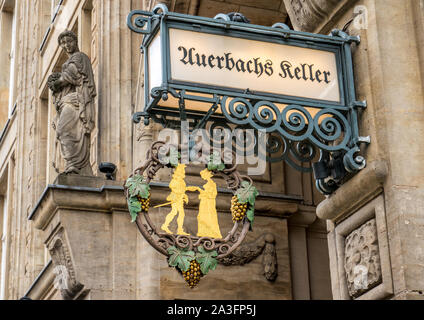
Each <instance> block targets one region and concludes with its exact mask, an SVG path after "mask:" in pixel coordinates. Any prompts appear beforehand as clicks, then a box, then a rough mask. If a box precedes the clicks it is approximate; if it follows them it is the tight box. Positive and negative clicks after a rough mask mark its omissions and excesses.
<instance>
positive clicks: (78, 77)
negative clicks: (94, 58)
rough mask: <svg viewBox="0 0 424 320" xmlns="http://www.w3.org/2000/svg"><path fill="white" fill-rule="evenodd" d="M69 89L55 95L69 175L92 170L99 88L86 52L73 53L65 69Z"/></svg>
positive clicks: (58, 128) (61, 139) (61, 141)
mask: <svg viewBox="0 0 424 320" xmlns="http://www.w3.org/2000/svg"><path fill="white" fill-rule="evenodd" d="M62 79H63V80H64V81H65V82H66V86H65V87H63V88H62V90H61V92H60V93H59V94H58V95H56V96H55V104H56V108H57V117H56V121H55V122H56V123H55V126H56V135H57V138H58V140H59V141H60V145H61V151H62V156H63V158H64V160H65V172H67V171H68V170H69V169H77V170H78V171H82V172H81V173H84V172H85V173H88V172H91V170H90V133H91V131H92V130H93V128H94V97H95V96H96V87H95V83H94V76H93V70H92V67H91V62H90V59H89V58H88V56H87V55H85V54H84V53H82V52H75V53H73V54H72V55H71V56H70V57H69V59H68V60H67V61H66V62H65V63H64V64H63V66H62Z"/></svg>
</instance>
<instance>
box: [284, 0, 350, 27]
mask: <svg viewBox="0 0 424 320" xmlns="http://www.w3.org/2000/svg"><path fill="white" fill-rule="evenodd" d="M354 2H356V0H284V4H285V6H286V10H287V13H288V15H289V17H290V20H291V22H292V25H293V27H294V29H295V30H300V31H306V32H319V31H320V30H319V29H321V28H320V27H322V26H324V25H325V24H326V23H327V22H328V20H331V18H332V17H334V16H335V15H336V14H338V13H339V11H342V10H341V9H342V8H345V7H347V6H348V5H349V6H351V5H352V4H353V3H354Z"/></svg>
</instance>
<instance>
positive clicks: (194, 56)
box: [178, 46, 331, 83]
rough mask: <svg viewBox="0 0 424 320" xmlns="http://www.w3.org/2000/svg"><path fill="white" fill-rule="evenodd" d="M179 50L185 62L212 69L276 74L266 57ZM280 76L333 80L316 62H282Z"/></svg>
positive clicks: (296, 78) (310, 80) (180, 47)
mask: <svg viewBox="0 0 424 320" xmlns="http://www.w3.org/2000/svg"><path fill="white" fill-rule="evenodd" d="M178 51H181V52H182V58H181V59H180V60H179V61H181V62H182V63H183V64H185V65H187V64H190V65H192V66H194V65H196V66H199V67H204V68H210V69H215V68H218V69H221V70H222V69H224V68H225V69H227V70H228V71H231V72H236V73H248V74H253V73H254V74H255V75H256V76H257V77H258V78H260V77H264V76H268V77H271V76H272V75H273V74H274V68H273V65H274V62H273V61H271V60H270V59H266V58H265V57H255V58H252V59H249V60H248V59H241V58H239V57H237V56H235V55H233V53H231V52H227V53H224V55H223V56H220V55H213V54H209V55H208V54H204V53H199V52H196V48H190V49H187V48H185V47H184V46H179V47H178ZM278 76H280V77H281V78H283V79H290V80H301V81H305V82H315V81H316V82H317V83H321V82H323V81H324V82H325V83H330V82H331V72H330V71H324V70H321V69H319V67H317V66H316V65H315V64H313V63H312V64H309V63H292V62H291V61H288V60H282V61H281V62H280V72H278Z"/></svg>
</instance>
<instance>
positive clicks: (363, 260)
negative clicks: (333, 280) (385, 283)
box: [344, 219, 382, 297]
mask: <svg viewBox="0 0 424 320" xmlns="http://www.w3.org/2000/svg"><path fill="white" fill-rule="evenodd" d="M344 268H345V272H346V278H347V287H348V290H349V295H350V296H351V297H358V296H360V295H361V294H362V293H364V292H367V291H368V290H370V289H371V288H374V287H375V286H376V285H378V284H380V283H381V281H382V278H381V266H380V254H379V252H378V239H377V225H376V221H375V219H371V220H369V221H368V222H366V223H364V224H363V225H362V226H360V227H359V228H358V229H355V230H354V231H352V233H351V234H349V235H348V236H347V237H346V240H345V264H344Z"/></svg>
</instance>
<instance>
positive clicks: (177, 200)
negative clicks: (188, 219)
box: [161, 164, 189, 236]
mask: <svg viewBox="0 0 424 320" xmlns="http://www.w3.org/2000/svg"><path fill="white" fill-rule="evenodd" d="M184 178H185V164H179V165H178V166H177V168H176V169H175V172H174V174H173V176H172V179H171V182H170V183H169V188H170V189H171V193H170V195H169V196H168V197H167V198H166V200H167V201H169V203H170V204H171V212H170V213H168V215H167V216H166V219H165V222H164V224H163V225H162V227H161V229H162V230H163V231H165V232H167V233H170V234H172V232H171V231H170V230H169V224H170V223H171V222H172V220H173V219H174V218H175V216H176V215H177V214H178V218H177V226H178V230H177V233H178V234H181V235H186V236H188V235H189V234H188V233H186V232H184V229H183V225H184V217H185V213H184V202H185V203H188V197H187V195H186V190H187V188H186V183H185V181H184ZM167 204H168V203H167ZM164 205H165V204H164Z"/></svg>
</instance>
